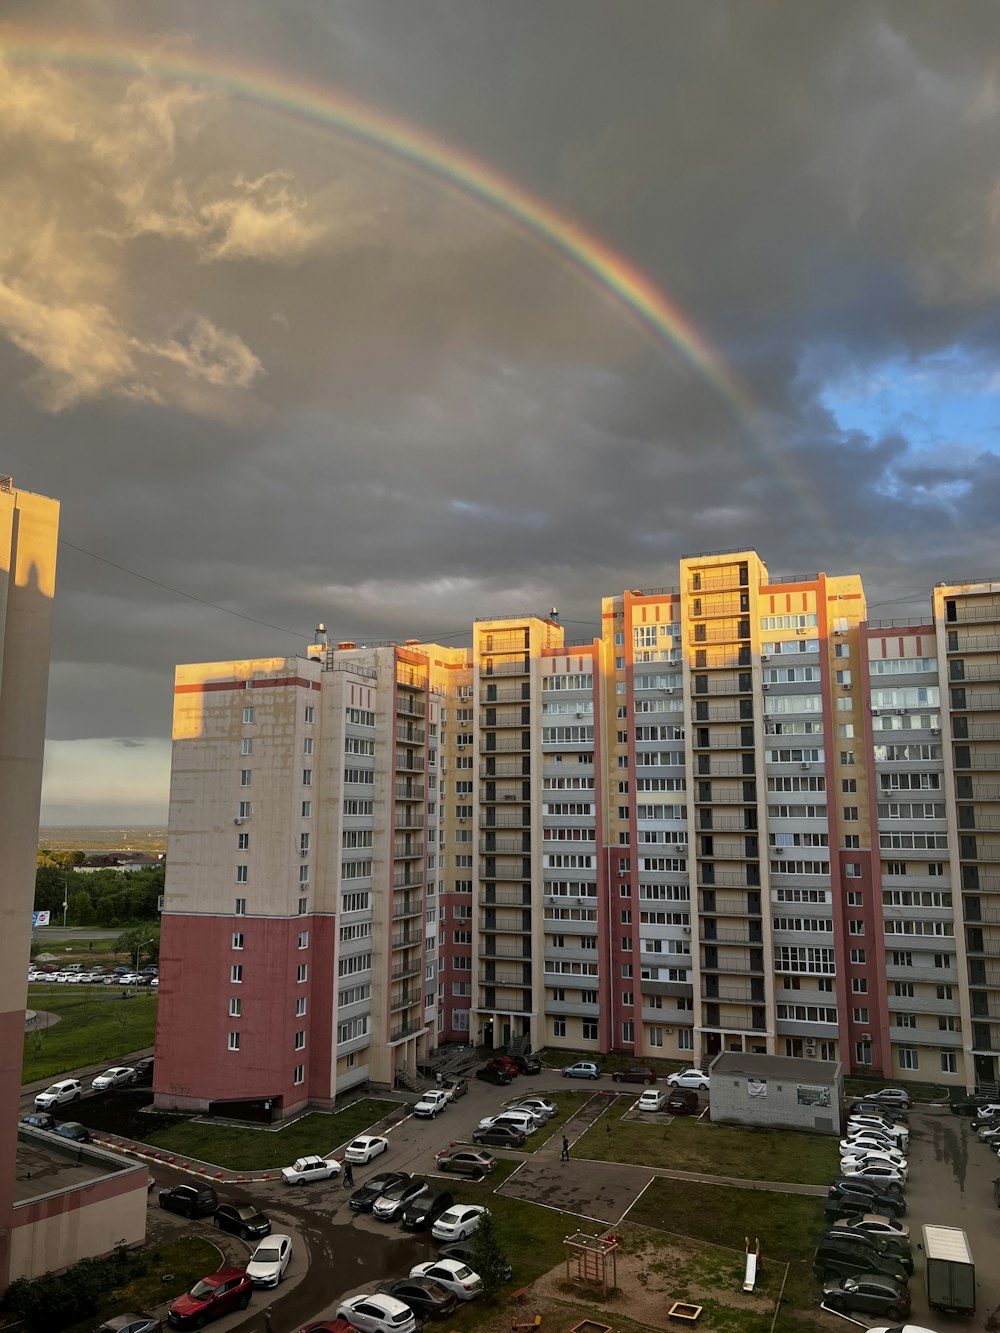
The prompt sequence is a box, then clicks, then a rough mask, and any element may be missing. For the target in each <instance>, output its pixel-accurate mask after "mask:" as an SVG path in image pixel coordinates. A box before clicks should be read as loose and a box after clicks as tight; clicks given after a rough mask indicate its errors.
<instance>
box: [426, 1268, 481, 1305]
mask: <svg viewBox="0 0 1000 1333" xmlns="http://www.w3.org/2000/svg"><path fill="white" fill-rule="evenodd" d="M410 1277H429V1278H431V1279H433V1281H435V1282H440V1283H441V1285H442V1287H447V1288H448V1290H449V1291H453V1292H454V1293H455V1295H456V1296H457V1297H458V1299H459V1300H460V1301H471V1300H473V1299H474V1298H475V1297H476V1296H478V1295H479V1293H480V1292H481V1291H482V1289H483V1279H482V1278H481V1277H480V1276H479V1274H478V1273H474V1272H473V1271H472V1269H471V1268H470V1267H469V1265H468V1264H463V1263H462V1261H461V1260H460V1259H436V1260H433V1261H432V1262H431V1263H428V1264H417V1266H416V1267H415V1268H411V1269H410Z"/></svg>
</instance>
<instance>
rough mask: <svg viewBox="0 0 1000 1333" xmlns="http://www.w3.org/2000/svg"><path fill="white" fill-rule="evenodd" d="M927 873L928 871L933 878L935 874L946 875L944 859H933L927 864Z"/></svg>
mask: <svg viewBox="0 0 1000 1333" xmlns="http://www.w3.org/2000/svg"><path fill="white" fill-rule="evenodd" d="M927 873H928V875H930V876H931V877H932V878H933V877H934V876H941V875H944V862H943V861H931V862H930V863H929V865H928V866H927Z"/></svg>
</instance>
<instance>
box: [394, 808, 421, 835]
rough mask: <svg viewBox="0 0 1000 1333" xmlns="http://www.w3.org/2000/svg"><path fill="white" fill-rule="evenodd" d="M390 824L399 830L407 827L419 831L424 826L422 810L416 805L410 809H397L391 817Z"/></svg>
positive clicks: (401, 830) (402, 830)
mask: <svg viewBox="0 0 1000 1333" xmlns="http://www.w3.org/2000/svg"><path fill="white" fill-rule="evenodd" d="M392 826H393V828H394V829H397V830H399V831H400V832H404V831H405V830H408V829H413V830H415V831H419V830H420V829H422V828H423V827H424V812H423V810H422V809H420V808H416V807H415V808H414V809H412V810H402V811H400V810H397V811H396V813H395V816H394V817H393V821H392Z"/></svg>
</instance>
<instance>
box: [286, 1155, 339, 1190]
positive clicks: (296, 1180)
mask: <svg viewBox="0 0 1000 1333" xmlns="http://www.w3.org/2000/svg"><path fill="white" fill-rule="evenodd" d="M339 1175H340V1163H339V1162H338V1161H336V1160H335V1159H333V1158H330V1159H327V1158H326V1157H316V1156H311V1157H298V1158H296V1160H295V1161H294V1162H293V1163H292V1165H291V1166H283V1167H282V1168H281V1178H282V1180H284V1182H285V1184H286V1185H306V1184H309V1183H311V1182H312V1181H314V1180H329V1179H330V1178H331V1177H332V1176H339Z"/></svg>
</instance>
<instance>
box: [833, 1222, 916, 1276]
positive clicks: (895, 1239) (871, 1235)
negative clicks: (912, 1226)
mask: <svg viewBox="0 0 1000 1333" xmlns="http://www.w3.org/2000/svg"><path fill="white" fill-rule="evenodd" d="M844 1236H851V1237H857V1236H860V1237H861V1239H862V1241H864V1242H867V1243H868V1244H869V1245H874V1248H875V1249H876V1250H878V1251H879V1253H880V1254H894V1255H896V1257H897V1258H898V1259H899V1263H900V1266H901V1267H902V1269H903V1272H904V1273H905V1274H906V1276H907V1277H912V1275H913V1250H912V1249H911V1247H910V1238H909V1236H894V1235H892V1234H891V1232H886V1231H862V1230H860V1229H859V1228H855V1227H852V1226H846V1225H844V1224H843V1223H842V1224H841V1225H839V1226H834V1227H831V1228H830V1230H829V1231H827V1232H826V1233H825V1234H824V1235H823V1237H822V1239H821V1241H820V1243H821V1244H822V1242H823V1241H825V1240H827V1239H830V1240H835V1241H837V1243H838V1244H839V1243H842V1242H843V1238H844ZM847 1243H848V1244H849V1245H850V1244H856V1241H848V1242H847Z"/></svg>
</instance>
